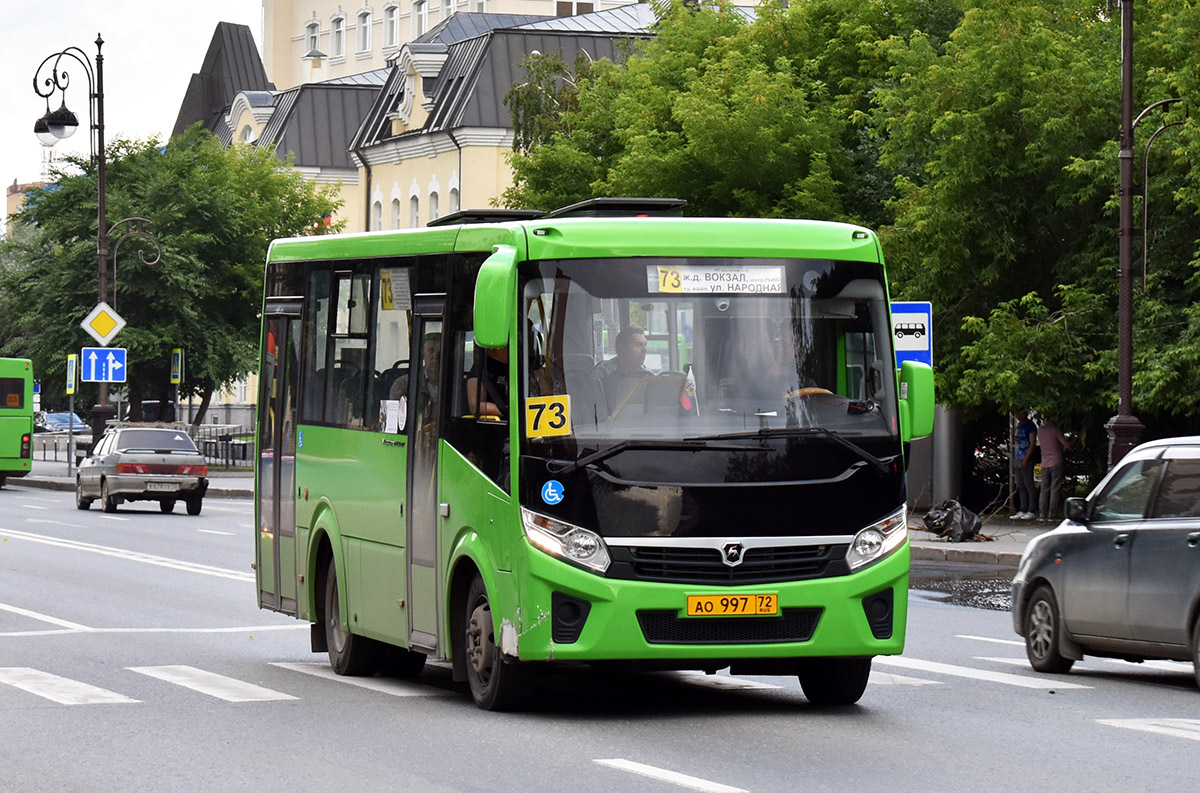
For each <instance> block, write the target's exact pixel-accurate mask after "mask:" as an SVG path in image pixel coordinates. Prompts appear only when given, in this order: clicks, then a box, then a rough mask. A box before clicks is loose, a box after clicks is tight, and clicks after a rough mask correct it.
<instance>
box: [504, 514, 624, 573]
mask: <svg viewBox="0 0 1200 793" xmlns="http://www.w3.org/2000/svg"><path fill="white" fill-rule="evenodd" d="M521 523H522V524H523V525H524V527H525V538H526V539H527V540H529V541H530V542H531V543H533V544H534V545H536V546H537V547H538V548H540V549H541V550H543V551H545V552H546V553H548V554H550V555H551V556H557V557H558V558H559V559H562V560H564V561H567V562H570V563H571V564H575V565H579V566H580V567H583V568H586V569H588V570H593V571H595V572H597V573H601V574H603V573H604V571H605V570H607V569H608V565H609V562H610V561H611V560H610V559H609V557H608V548H607V547H606V546H605V544H604V540H603V539H602V538H601V537H600V535H599V534H596V533H595V532H594V531H588V530H587V529H583V528H580V527H579V526H574V525H572V524H570V523H564V522H563V521H561V520H556V519H554V518H551V517H549V516H547V515H542V514H540V513H537V512H532V511H530V510H528V509H525V507H521Z"/></svg>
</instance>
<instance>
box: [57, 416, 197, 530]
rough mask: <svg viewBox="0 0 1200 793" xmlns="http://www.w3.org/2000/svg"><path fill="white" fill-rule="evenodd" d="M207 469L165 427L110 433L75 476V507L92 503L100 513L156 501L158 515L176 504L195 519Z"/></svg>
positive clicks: (179, 435)
mask: <svg viewBox="0 0 1200 793" xmlns="http://www.w3.org/2000/svg"><path fill="white" fill-rule="evenodd" d="M207 490H208V466H207V465H206V464H205V462H204V456H203V455H201V454H200V451H199V450H198V449H197V448H196V444H195V443H194V442H193V441H192V439H191V438H190V437H188V434H187V433H186V432H184V431H182V430H176V429H170V428H167V427H130V426H122V425H116V426H113V427H110V428H109V429H108V430H107V431H106V432H105V433H104V436H103V437H101V438H100V442H99V443H97V444H96V448H95V449H94V450H93V451H92V454H91V456H89V457H87V458H86V459H85V460H84V461H83V462H81V463H80V464H79V472H78V473H77V474H76V476H75V506H77V507H79V509H88V508H89V507H90V506H91V505H92V502H93V501H95V500H96V499H97V498H98V499H100V503H101V504H103V505H104V511H105V512H116V511H117V505H118V504H120V503H122V502H125V501H157V502H158V504H159V508H160V509H161V510H162V511H163V512H171V511H172V510H174V509H175V503H176V502H177V501H179V500H182V501H183V502H184V503H185V504H186V505H187V512H188V514H189V515H199V514H200V507H201V504H202V503H203V501H204V494H205V492H207Z"/></svg>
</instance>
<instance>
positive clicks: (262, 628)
mask: <svg viewBox="0 0 1200 793" xmlns="http://www.w3.org/2000/svg"><path fill="white" fill-rule="evenodd" d="M310 629H311V628H310V625H309V623H307V622H302V623H298V624H294V625H248V626H247V625H239V626H236V627H232V628H86V627H81V629H79V630H76V629H72V628H68V629H64V630H57V631H9V632H8V633H0V638H11V637H14V636H62V635H64V634H71V633H245V634H246V635H252V634H255V633H265V632H267V631H295V630H310Z"/></svg>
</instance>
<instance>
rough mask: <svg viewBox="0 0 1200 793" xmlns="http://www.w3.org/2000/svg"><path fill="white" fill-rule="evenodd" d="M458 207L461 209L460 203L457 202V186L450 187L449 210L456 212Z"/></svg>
mask: <svg viewBox="0 0 1200 793" xmlns="http://www.w3.org/2000/svg"><path fill="white" fill-rule="evenodd" d="M460 209H462V205H461V204H460V203H459V197H458V188H457V187H451V188H450V211H451V212H457V211H458V210H460Z"/></svg>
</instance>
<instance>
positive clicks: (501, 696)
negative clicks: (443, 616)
mask: <svg viewBox="0 0 1200 793" xmlns="http://www.w3.org/2000/svg"><path fill="white" fill-rule="evenodd" d="M463 638H464V642H463V651H464V652H465V653H466V661H467V682H468V683H470V685H471V696H472V697H473V698H474V700H475V704H476V705H478V706H479V707H481V708H483V709H484V710H510V709H512V708H513V707H514V706H516V705H517V704H518V703H519V702H520V701H521V700H523V699H525V698H526V697H527V696H528V695H529V693H530V692H531V691H532V689H533V670H532V669H530V667H528V666H527V665H524V664H521V663H518V662H511V661H506V660H505V659H504V658H502V657H501V655H500V652H499V651H498V650H497V649H496V631H495V627H494V623H493V622H492V606H491V602H490V601H489V600H488V594H487V588H486V587H485V586H484V585H483V579H482V578H480V577H479V576H478V575H477V576H475V578H474V580H472V581H471V588H470V590H469V591H468V594H467V612H466V631H465V635H464V637H463Z"/></svg>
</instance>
